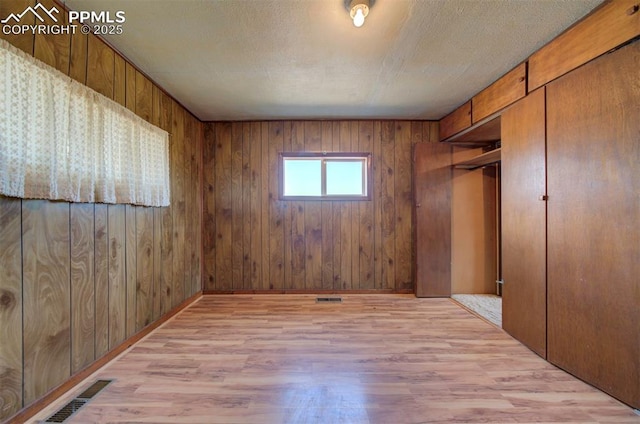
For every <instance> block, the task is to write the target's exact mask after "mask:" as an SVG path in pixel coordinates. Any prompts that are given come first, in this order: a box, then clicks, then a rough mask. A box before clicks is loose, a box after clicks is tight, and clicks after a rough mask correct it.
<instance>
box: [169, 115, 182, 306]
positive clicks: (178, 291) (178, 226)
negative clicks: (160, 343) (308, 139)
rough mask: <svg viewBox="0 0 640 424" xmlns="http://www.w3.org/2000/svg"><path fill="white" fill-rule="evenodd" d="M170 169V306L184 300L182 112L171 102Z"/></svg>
mask: <svg viewBox="0 0 640 424" xmlns="http://www.w3.org/2000/svg"><path fill="white" fill-rule="evenodd" d="M171 104H172V107H173V112H172V118H173V120H172V122H173V124H172V129H171V140H172V144H171V154H172V156H171V169H173V170H174V172H173V179H172V181H171V182H172V184H173V187H172V189H173V194H172V197H173V199H172V200H173V296H172V306H174V307H175V306H177V305H178V304H179V303H180V302H181V301H182V300H183V299H184V297H185V296H184V287H185V263H184V260H185V255H184V250H185V225H186V223H185V194H184V188H185V179H184V110H183V109H182V108H181V107H180V106H179V105H178V104H177V103H175V102H171Z"/></svg>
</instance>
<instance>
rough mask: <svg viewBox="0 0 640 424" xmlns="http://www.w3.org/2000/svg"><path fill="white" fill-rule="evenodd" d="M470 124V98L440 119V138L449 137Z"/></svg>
mask: <svg viewBox="0 0 640 424" xmlns="http://www.w3.org/2000/svg"><path fill="white" fill-rule="evenodd" d="M470 126H471V100H469V101H468V102H466V103H465V104H463V105H462V106H460V107H459V108H457V109H456V110H454V111H453V112H451V113H450V114H448V115H447V116H445V117H444V118H442V119H441V120H440V140H444V139H446V138H449V137H451V136H452V135H454V134H457V133H459V132H460V131H462V130H465V129H467V128H469V127H470Z"/></svg>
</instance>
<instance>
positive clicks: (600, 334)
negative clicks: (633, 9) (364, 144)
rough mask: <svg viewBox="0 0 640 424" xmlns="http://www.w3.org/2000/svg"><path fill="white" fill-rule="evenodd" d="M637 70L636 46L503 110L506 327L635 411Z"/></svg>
mask: <svg viewBox="0 0 640 424" xmlns="http://www.w3.org/2000/svg"><path fill="white" fill-rule="evenodd" d="M639 66H640V42H635V43H633V44H630V45H628V46H626V47H623V48H621V49H619V50H617V51H615V52H613V53H610V54H608V55H605V56H602V57H600V58H598V59H596V60H594V61H593V62H590V63H588V64H586V65H584V66H583V67H581V68H578V69H576V70H574V71H572V72H570V73H568V74H567V75H565V76H563V77H561V78H559V79H557V80H556V81H554V82H552V83H550V84H548V85H547V86H546V87H544V88H541V89H538V90H536V91H534V92H533V93H531V94H530V95H529V96H527V97H526V98H525V99H523V100H521V101H519V102H518V103H516V104H515V105H514V106H512V107H511V108H510V109H509V110H507V111H506V112H505V113H504V114H503V115H502V247H503V253H502V272H503V278H504V282H505V283H504V289H503V327H504V329H505V330H506V331H507V332H509V333H510V334H512V335H513V336H514V337H515V338H516V339H518V340H520V341H521V342H522V343H524V344H525V345H527V346H528V347H529V348H531V349H532V350H534V351H535V352H537V353H538V354H540V355H541V356H545V353H546V357H547V359H548V360H549V361H550V362H552V363H554V364H555V365H557V366H559V367H560V368H562V369H565V370H566V371H568V372H570V373H572V374H574V375H576V376H577V377H579V378H581V379H583V380H585V381H587V382H589V383H591V384H593V385H594V386H596V387H598V388H600V389H602V390H603V391H605V392H607V393H609V394H611V395H612V396H614V397H616V398H618V399H620V400H622V401H623V402H626V403H627V404H629V405H631V406H633V407H635V408H638V407H640V384H638V383H639V382H640V284H639V283H638V282H639V281H640V280H639V277H638V276H639V275H640V227H638V223H639V222H640V202H639V197H638V193H640V137H638V134H640V122H639V121H638V117H639V116H640V84H639V80H640V77H639V74H638V67H639ZM545 134H546V135H545ZM545 143H546V149H545ZM545 157H546V159H545ZM545 188H546V189H545ZM547 195H548V196H547ZM540 199H542V200H544V201H541V200H540ZM545 223H546V225H545Z"/></svg>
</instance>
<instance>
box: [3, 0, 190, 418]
mask: <svg viewBox="0 0 640 424" xmlns="http://www.w3.org/2000/svg"><path fill="white" fill-rule="evenodd" d="M41 2H42V3H44V4H45V5H46V6H47V7H50V6H51V5H52V3H51V1H41ZM29 3H33V2H32V1H31V2H27V1H23V0H16V1H14V0H12V1H8V2H7V1H5V0H3V2H2V4H1V7H0V11H1V12H2V13H0V16H6V15H7V14H8V13H9V12H10V11H14V12H20V11H22V10H23V9H24V8H25V7H26V5H27V4H29ZM14 9H16V10H14ZM0 36H2V35H0ZM6 38H7V39H8V41H9V42H11V43H13V44H14V45H16V46H18V47H19V48H21V49H22V50H24V51H26V52H27V53H29V54H33V55H34V56H35V57H36V58H38V59H40V60H42V61H44V62H46V63H48V64H49V65H51V66H54V67H56V68H57V69H58V70H60V71H62V72H63V73H65V74H67V75H70V76H71V77H72V78H74V79H76V80H78V81H80V82H82V83H85V84H87V85H88V86H89V87H91V88H93V89H94V90H96V91H98V92H100V93H102V94H104V95H105V96H107V97H109V98H111V99H113V100H115V101H117V102H119V103H121V104H122V105H124V106H126V107H128V108H130V109H131V110H133V111H134V112H135V113H137V114H138V115H139V116H141V117H143V118H144V119H146V120H148V121H149V122H151V123H153V124H155V125H158V126H160V127H161V128H163V129H165V130H167V131H168V132H169V133H170V135H171V136H170V143H171V164H170V165H171V196H172V199H171V206H170V207H167V208H147V207H139V206H131V205H105V204H81V203H67V202H50V201H45V200H20V199H12V198H6V197H2V196H0V340H1V342H0V421H2V420H3V419H5V418H7V417H9V416H11V415H12V414H14V413H15V412H17V411H18V410H19V409H21V408H22V407H24V406H27V405H29V404H31V403H32V402H34V401H35V400H37V399H38V398H40V397H42V396H43V395H44V394H45V393H47V392H48V391H49V390H51V389H52V388H54V387H56V386H58V385H59V384H61V383H63V382H64V381H65V380H67V379H68V378H69V377H70V376H71V375H72V374H74V373H76V372H78V371H80V370H82V369H83V368H85V367H86V366H87V365H89V364H91V363H92V362H93V361H94V360H96V359H97V358H99V357H101V356H102V355H104V354H105V353H107V352H108V351H109V350H111V349H113V348H114V347H116V346H118V345H119V344H120V343H122V342H123V341H124V340H125V339H126V338H128V337H129V336H132V335H134V334H136V333H137V332H139V331H140V330H142V329H143V328H144V327H145V326H147V325H148V324H150V323H152V322H154V321H156V320H158V318H160V317H161V316H163V315H164V314H166V313H167V312H169V311H170V310H171V309H172V308H174V307H175V306H177V305H178V304H180V303H181V302H182V301H183V300H185V299H187V298H188V297H190V296H191V295H193V294H195V293H197V292H199V291H201V265H200V264H201V260H200V257H201V250H200V247H199V246H201V228H202V227H201V209H202V197H201V195H200V193H201V192H202V183H201V181H202V160H201V159H202V156H201V152H202V124H201V123H200V122H199V121H198V120H196V118H194V117H193V116H192V115H190V114H189V113H188V112H187V111H185V110H184V109H183V108H182V107H181V106H180V105H178V104H177V103H176V102H175V101H173V100H172V99H171V98H170V97H169V96H167V95H166V94H165V93H164V92H162V91H161V90H160V89H159V88H158V87H157V86H155V85H154V84H153V83H152V82H151V81H150V80H149V79H147V78H146V77H145V76H144V75H143V74H141V73H140V72H138V71H137V70H136V69H135V68H134V67H133V66H132V65H131V64H130V63H127V62H126V61H125V60H124V59H123V58H122V57H121V56H119V55H118V54H117V53H115V52H114V51H113V50H112V49H111V48H110V47H108V46H107V45H106V44H104V43H103V42H102V41H101V40H99V39H98V38H96V37H95V36H93V35H89V36H87V35H81V34H80V33H79V32H78V34H76V35H73V36H70V35H55V36H53V35H52V36H44V35H37V36H35V37H34V36H20V37H12V36H8V37H6Z"/></svg>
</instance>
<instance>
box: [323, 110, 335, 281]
mask: <svg viewBox="0 0 640 424" xmlns="http://www.w3.org/2000/svg"><path fill="white" fill-rule="evenodd" d="M321 124H322V151H323V152H331V151H333V125H332V123H331V122H330V121H324V122H322V123H321ZM333 203H334V202H322V205H321V219H322V221H321V223H320V226H321V231H322V263H321V267H322V280H321V281H322V288H323V289H325V290H331V289H333V245H334V240H335V238H336V237H335V236H334V234H333Z"/></svg>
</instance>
